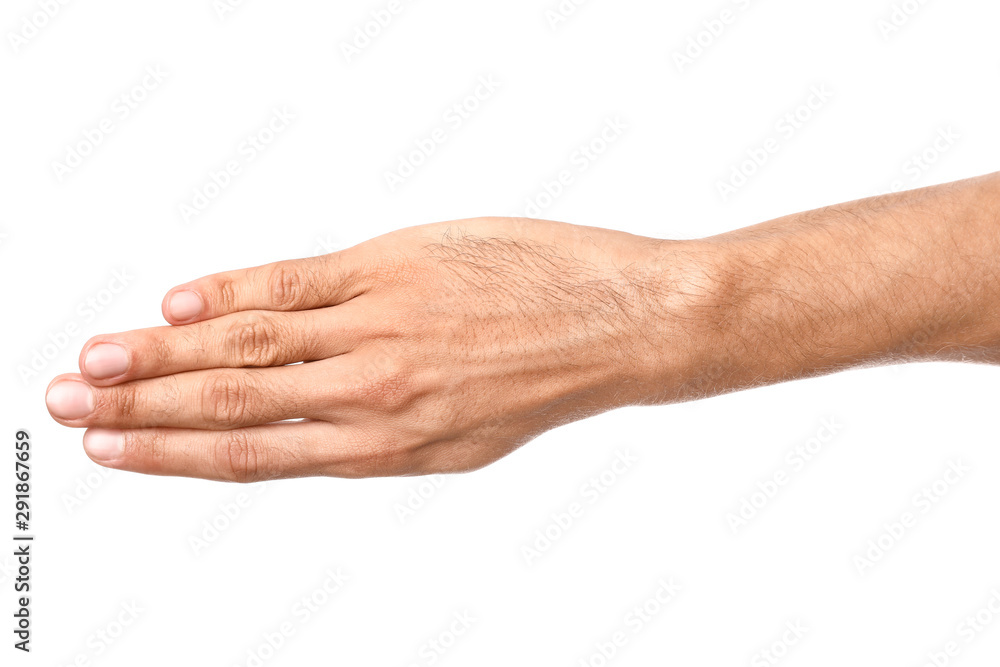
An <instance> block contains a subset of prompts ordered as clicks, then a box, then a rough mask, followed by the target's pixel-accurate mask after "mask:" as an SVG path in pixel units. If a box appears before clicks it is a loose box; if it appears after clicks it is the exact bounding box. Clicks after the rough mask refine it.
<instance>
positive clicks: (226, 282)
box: [216, 278, 236, 313]
mask: <svg viewBox="0 0 1000 667" xmlns="http://www.w3.org/2000/svg"><path fill="white" fill-rule="evenodd" d="M216 293H217V294H218V295H219V302H220V305H221V306H222V309H221V310H222V311H223V312H226V313H231V312H234V311H235V310H236V283H235V282H234V281H233V280H232V279H231V278H220V279H219V282H218V284H217V285H216Z"/></svg>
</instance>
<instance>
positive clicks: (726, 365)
mask: <svg viewBox="0 0 1000 667" xmlns="http://www.w3.org/2000/svg"><path fill="white" fill-rule="evenodd" d="M684 244H687V245H686V246H685V245H684ZM669 247H670V254H675V253H677V252H680V256H682V257H684V258H685V259H684V261H682V262H681V264H684V265H686V266H687V267H688V268H689V270H690V267H698V268H696V269H694V271H693V273H694V276H695V278H693V279H691V280H688V281H684V280H683V279H682V278H680V277H678V276H677V275H676V273H674V274H672V277H670V278H668V280H669V282H670V283H671V284H673V285H675V286H677V288H678V289H679V290H680V291H682V292H683V293H684V294H685V295H686V296H685V298H683V299H677V298H672V299H671V300H669V304H670V305H669V306H668V307H667V309H666V312H665V313H664V321H669V320H670V318H671V317H672V316H673V317H676V316H678V315H679V316H680V317H681V319H682V320H683V322H684V323H685V325H686V328H687V330H688V331H690V332H691V333H692V334H693V335H694V336H695V337H696V340H697V341H698V344H696V345H693V346H690V347H688V348H686V352H685V354H686V357H685V359H684V363H681V362H679V360H678V356H677V354H676V353H664V355H665V356H663V357H661V358H666V359H667V360H668V362H667V363H666V364H662V367H663V369H664V375H663V376H662V377H661V383H662V384H661V387H668V389H666V390H661V391H659V392H657V393H656V397H657V401H656V402H660V401H664V400H666V401H670V400H685V399H690V398H697V397H699V396H703V395H710V394H715V393H721V392H725V391H731V390H735V389H740V388H746V387H751V386H756V385H762V384H771V383H775V382H781V381H783V380H791V379H795V378H800V377H807V376H810V375H817V374H822V373H829V372H832V371H836V370H840V369H844V368H848V367H852V366H859V365H871V364H880V363H895V362H901V361H917V360H968V361H980V362H991V363H996V362H998V361H1000V279H998V278H1000V175H989V176H984V177H981V178H976V179H971V180H967V181H960V182H957V183H952V184H947V185H942V186H937V187H932V188H925V189H922V190H916V191H912V192H904V193H899V194H893V195H887V196H883V197H877V198H873V199H866V200H861V201H856V202H850V203H847V204H840V205H836V206H831V207H827V208H824V209H819V210H816V211H810V212H807V213H801V214H796V215H791V216H786V217H783V218H779V219H777V220H773V221H770V222H766V223H763V224H759V225H755V226H753V227H747V228H745V229H740V230H737V231H734V232H730V233H727V234H722V235H720V236H716V237H711V238H708V239H703V240H701V241H695V242H690V243H688V242H682V243H681V246H680V247H678V246H676V245H673V244H671V245H670V246H669ZM679 333H680V330H677V329H674V330H672V331H671V338H674V337H675V336H676V335H678V334H679ZM661 352H663V349H662V348H661Z"/></svg>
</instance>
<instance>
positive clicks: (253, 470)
mask: <svg viewBox="0 0 1000 667" xmlns="http://www.w3.org/2000/svg"><path fill="white" fill-rule="evenodd" d="M263 457H264V452H263V450H262V448H261V447H260V445H259V443H257V442H256V441H254V440H253V438H251V437H250V436H249V435H248V434H247V432H246V431H227V432H226V433H225V434H224V435H223V436H222V445H221V446H220V447H219V448H218V449H217V451H216V460H215V465H216V470H217V472H218V474H219V476H220V477H221V478H223V479H226V480H229V481H232V482H238V483H240V484H247V483H250V482H256V481H258V480H259V479H261V473H262V471H263V469H264V467H263V463H264V461H263Z"/></svg>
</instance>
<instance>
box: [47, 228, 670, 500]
mask: <svg viewBox="0 0 1000 667" xmlns="http://www.w3.org/2000/svg"><path fill="white" fill-rule="evenodd" d="M669 245H670V244H665V243H663V242H659V241H654V240H653V239H648V238H642V237H637V236H632V235H629V234H624V233H620V232H613V231H608V230H603V229H594V228H585V227H578V226H573V225H567V224H562V223H556V222H546V221H538V220H523V219H476V220H466V221H458V222H452V223H446V224H436V225H428V226H423V227H415V228H410V229H404V230H401V231H399V232H395V233H392V234H388V235H386V236H383V237H380V238H377V239H374V240H371V241H369V242H366V243H363V244H361V245H359V246H356V247H353V248H350V249H347V250H344V251H341V252H336V253H332V254H329V255H325V256H321V257H316V258H311V259H302V260H293V261H285V262H279V263H276V264H271V265H267V266H262V267H258V268H253V269H246V270H242V271H233V272H227V273H221V274H217V275H213V276H208V277H206V278H201V279H199V280H196V281H194V282H191V283H187V284H185V285H182V286H180V287H177V288H175V289H173V290H171V291H170V292H169V293H168V294H167V296H166V298H165V299H164V301H163V314H164V316H165V318H166V319H167V321H168V322H170V323H171V325H172V326H165V327H157V328H153V329H143V330H137V331H129V332H125V333H120V334H112V335H101V336H97V337H95V338H93V339H92V340H90V341H88V342H87V344H86V345H85V347H84V349H83V351H82V353H81V355H80V374H73V375H63V376H59V377H57V378H56V379H55V380H53V382H52V384H51V385H50V386H49V389H48V393H47V404H48V407H49V411H50V413H51V414H52V416H53V417H54V418H55V419H56V420H57V421H59V422H60V423H62V424H64V425H66V426H71V427H86V428H88V429H89V430H88V431H87V433H86V434H85V436H84V446H85V448H86V450H87V453H88V454H89V455H90V457H91V458H92V459H93V460H94V461H96V462H98V463H100V464H102V465H105V466H109V467H113V468H120V469H124V470H132V471H137V472H143V473H153V474H165V475H186V476H192V477H205V478H210V479H221V480H233V481H239V482H249V481H256V480H261V479H270V478H275V477H291V476H305V475H336V476H345V477H361V476H374V475H414V474H427V473H434V472H456V471H468V470H473V469H476V468H479V467H481V466H483V465H486V464H488V463H490V462H492V461H494V460H496V459H498V458H500V457H501V456H503V455H505V454H507V453H509V452H511V451H512V450H514V449H515V448H517V447H518V446H520V445H521V444H523V443H525V442H527V441H528V440H530V439H531V438H533V437H534V436H536V435H537V434H539V433H541V432H543V431H545V430H547V429H550V428H552V427H554V426H556V425H558V424H561V423H564V422H567V421H571V420H574V419H579V418H581V417H584V416H587V415H591V414H594V413H597V412H600V411H602V410H607V409H610V408H613V407H617V406H620V405H625V404H628V403H632V402H643V401H646V400H647V394H648V393H649V390H650V384H651V383H652V382H654V381H655V380H654V376H655V373H656V372H657V370H658V368H659V367H660V365H661V363H660V361H659V360H658V359H657V357H658V355H659V354H660V352H659V350H658V348H660V347H662V346H660V345H653V344H651V340H653V339H654V338H659V337H661V336H662V335H663V331H664V329H663V326H662V323H661V322H659V320H660V319H662V317H661V313H662V312H663V310H664V303H665V302H666V301H667V299H665V298H664V292H665V290H666V285H667V284H668V283H667V282H666V281H665V280H664V278H665V275H666V273H667V272H666V271H665V269H664V268H663V267H664V257H667V256H671V255H672V251H671V250H670V249H669V247H668V246H669ZM681 268H682V267H681V266H680V265H679V264H678V266H677V267H676V269H678V270H679V269H681ZM678 349H680V348H679V347H678ZM298 362H306V363H301V364H300V363H298ZM287 420H302V421H287Z"/></svg>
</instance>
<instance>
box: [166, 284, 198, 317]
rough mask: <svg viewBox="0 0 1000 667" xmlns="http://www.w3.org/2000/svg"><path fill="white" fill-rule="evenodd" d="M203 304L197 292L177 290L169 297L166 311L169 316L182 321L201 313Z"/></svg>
mask: <svg viewBox="0 0 1000 667" xmlns="http://www.w3.org/2000/svg"><path fill="white" fill-rule="evenodd" d="M203 306H204V304H203V303H202V301H201V297H200V296H198V294H197V293H195V292H191V291H187V290H186V291H183V292H177V293H175V294H174V295H173V296H171V297H170V301H169V302H168V303H167V311H168V312H169V313H170V317H172V318H174V319H175V320H177V321H178V322H184V321H185V320H190V319H191V318H194V317H197V316H198V315H199V314H200V313H201V309H202V307H203Z"/></svg>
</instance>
